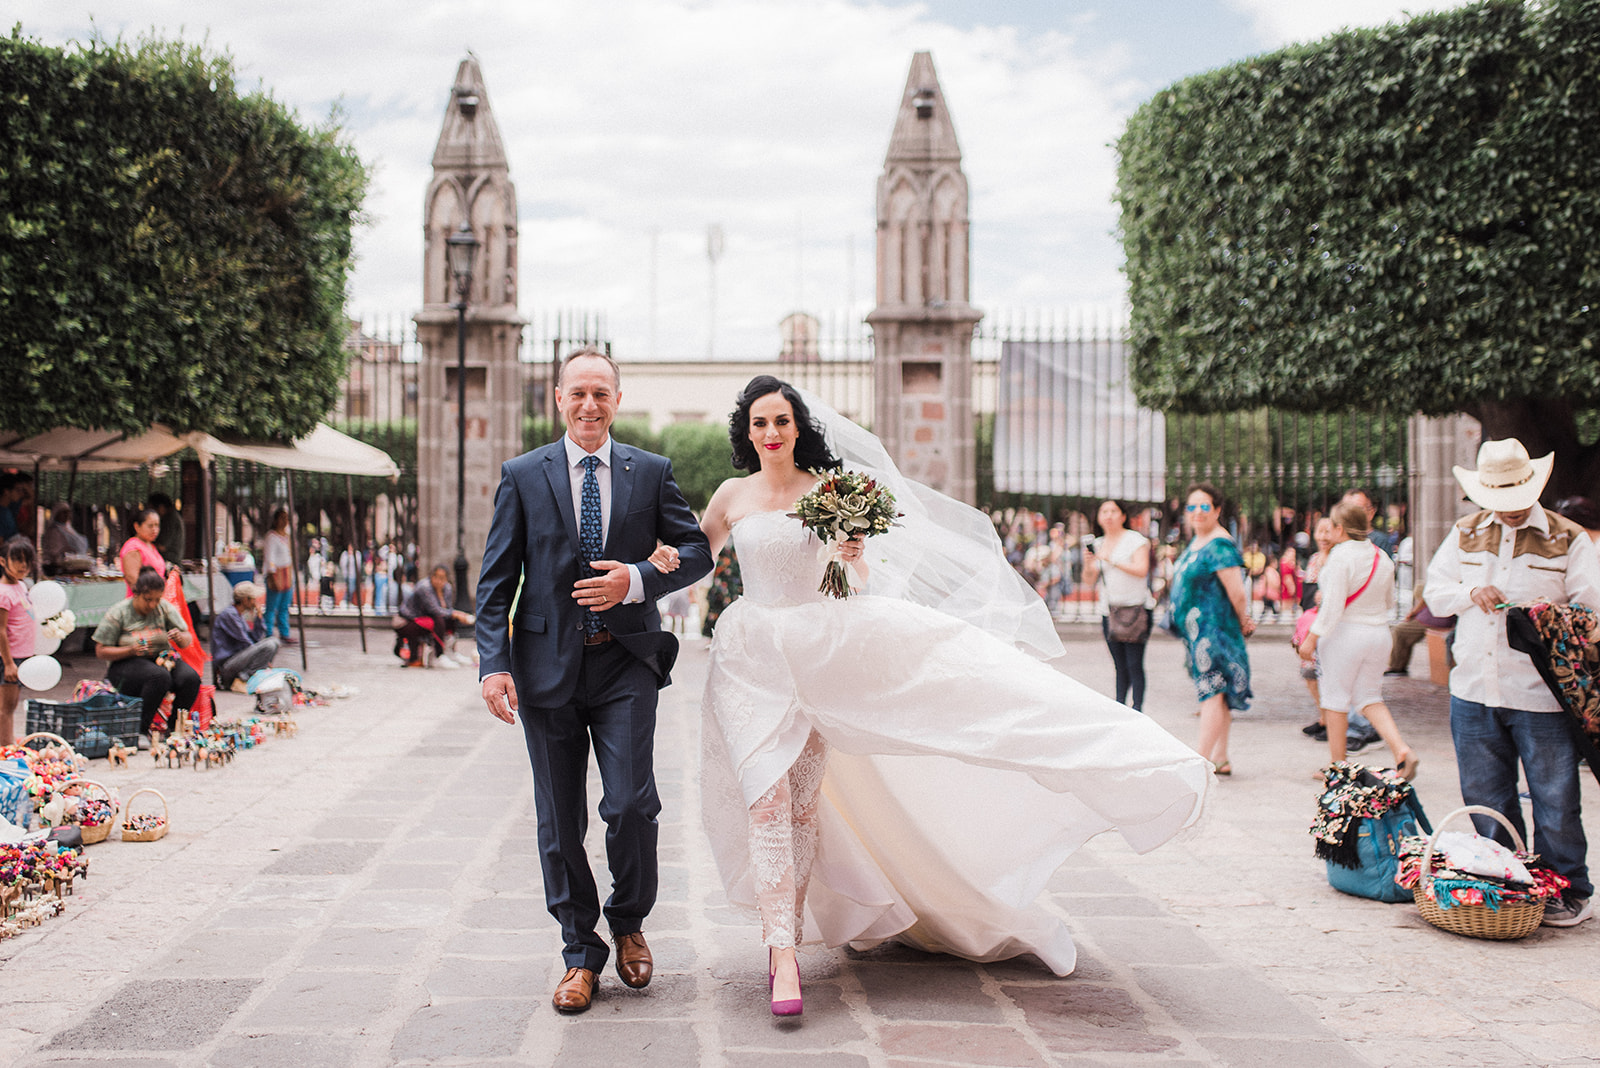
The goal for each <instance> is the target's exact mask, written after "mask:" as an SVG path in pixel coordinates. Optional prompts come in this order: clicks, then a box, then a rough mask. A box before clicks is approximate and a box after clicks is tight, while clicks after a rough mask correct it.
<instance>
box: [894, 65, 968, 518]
mask: <svg viewBox="0 0 1600 1068" xmlns="http://www.w3.org/2000/svg"><path fill="white" fill-rule="evenodd" d="M967 248H968V240H967V178H966V175H965V174H963V173H962V172H961V146H960V145H958V144H957V143H956V128H955V125H954V124H953V123H952V122H951V121H950V112H949V110H948V109H947V108H946V107H945V102H944V92H943V91H942V90H941V89H940V88H939V79H938V76H937V75H935V74H934V71H933V57H932V56H931V55H929V54H928V53H927V52H918V53H917V54H916V55H915V56H913V57H912V59H911V75H910V77H908V78H907V79H906V89H905V94H904V95H903V96H902V97H901V99H900V113H899V115H898V116H897V117H896V119H895V123H894V134H893V136H891V137H890V139H889V154H888V157H887V158H886V159H885V160H884V164H883V174H882V175H881V176H880V177H879V178H878V256H877V259H878V304H877V307H876V308H874V309H873V311H872V314H871V315H869V316H867V322H868V323H870V324H871V326H872V336H873V343H874V349H875V355H874V368H873V385H874V393H875V396H876V404H875V408H876V410H875V412H874V425H873V430H874V431H875V432H876V433H877V434H878V436H879V437H880V438H882V439H883V443H884V445H885V446H886V447H887V448H888V449H889V453H890V455H892V456H893V457H894V459H895V462H896V463H898V464H899V465H900V468H901V470H903V471H904V472H905V473H906V474H907V475H908V476H909V477H911V478H914V479H916V480H917V481H919V482H924V483H926V484H928V485H930V486H932V487H934V488H935V489H938V490H942V491H943V492H945V493H948V494H949V495H950V496H952V497H955V498H957V499H958V500H962V501H966V502H967V503H969V504H971V503H974V501H975V499H976V496H977V483H976V478H975V467H974V462H973V461H974V449H973V437H974V426H973V422H972V332H973V329H974V328H975V327H976V326H977V324H978V320H980V319H982V318H983V313H982V312H980V311H979V310H978V309H977V308H974V307H973V306H972V305H971V304H969V303H968V302H967V297H968V283H969V281H970V278H971V271H970V269H969V267H968V264H967Z"/></svg>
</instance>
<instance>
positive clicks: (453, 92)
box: [414, 56, 524, 592]
mask: <svg viewBox="0 0 1600 1068" xmlns="http://www.w3.org/2000/svg"><path fill="white" fill-rule="evenodd" d="M422 219H423V221H422V230H423V254H422V301H423V306H422V310H421V311H419V312H417V314H416V315H415V316H414V319H415V321H416V324H417V340H418V342H420V344H421V347H422V368H421V373H420V375H419V377H418V388H419V393H420V403H419V405H418V428H417V429H418V434H417V496H418V504H419V507H418V524H417V526H418V539H417V540H418V545H419V550H420V557H421V560H420V562H421V563H424V564H427V565H429V566H431V565H432V564H435V563H439V562H443V561H449V560H451V559H452V558H453V557H454V556H455V549H456V545H455V532H456V456H457V453H456V441H457V422H456V416H457V412H456V398H457V387H456V375H457V373H458V370H457V366H456V364H457V351H456V345H457V336H456V335H457V325H458V323H457V305H456V300H457V295H456V282H455V278H454V277H453V276H452V275H451V273H450V261H449V256H448V255H447V254H446V251H445V250H446V244H445V242H446V239H447V238H448V237H449V236H450V235H451V234H452V233H455V232H456V230H457V228H458V227H460V225H461V224H462V223H463V222H465V223H467V224H468V225H469V226H470V227H471V228H472V233H473V236H474V237H475V238H477V240H478V243H479V247H478V251H477V256H476V259H475V262H474V264H473V270H472V284H471V287H470V289H469V290H468V293H467V307H466V320H465V326H466V330H465V336H466V360H465V363H466V376H465V377H466V396H467V404H466V413H465V415H466V421H465V428H466V454H465V455H466V478H465V479H464V482H465V486H466V490H465V512H464V518H463V525H464V541H463V547H464V549H465V552H466V556H467V561H468V585H469V586H473V585H475V584H476V582H477V575H478V564H479V561H480V560H481V559H482V557H483V546H484V539H485V537H486V535H487V533H488V530H489V521H490V518H491V516H492V512H493V498H494V488H495V486H496V485H497V483H498V481H499V471H500V464H501V463H503V462H504V461H505V460H506V459H507V458H509V457H512V456H515V455H516V454H517V453H519V452H521V451H522V384H523V383H522V367H521V365H520V364H519V363H518V362H517V349H518V347H519V345H520V343H521V339H522V327H523V325H524V320H523V319H522V318H521V317H520V316H519V315H518V314H517V191H516V187H515V186H513V185H512V184H511V171H510V167H509V166H508V164H507V162H506V150H505V145H504V144H503V143H502V141H501V139H500V127H499V125H498V124H497V123H496V122H495V119H494V110H493V109H492V108H491V107H490V106H489V93H488V90H487V89H486V88H485V86H484V81H483V71H482V70H481V69H480V68H479V66H478V60H477V59H476V58H475V57H472V56H468V57H467V58H466V59H464V60H462V61H461V66H460V67H459V68H458V69H457V71H456V79H455V84H454V85H453V86H452V87H451V89H450V100H449V103H448V104H446V105H445V113H444V124H443V126H442V127H441V128H440V130H439V141H438V144H437V145H436V146H435V148H434V150H433V179H432V180H431V181H430V182H429V183H428V192H427V195H426V197H425V198H424V202H423V217H422ZM469 592H470V591H469Z"/></svg>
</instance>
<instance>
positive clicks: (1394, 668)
mask: <svg viewBox="0 0 1600 1068" xmlns="http://www.w3.org/2000/svg"><path fill="white" fill-rule="evenodd" d="M1427 585H1428V580H1427V576H1426V575H1424V576H1423V577H1422V578H1420V579H1418V580H1417V582H1416V584H1415V585H1414V586H1413V587H1412V588H1411V611H1409V612H1407V613H1406V618H1404V619H1402V620H1401V621H1400V622H1398V623H1396V624H1394V625H1393V626H1391V627H1390V628H1389V668H1388V670H1387V671H1385V672H1384V673H1383V674H1384V677H1385V678H1391V679H1396V678H1405V677H1406V676H1407V675H1409V674H1411V650H1413V649H1415V648H1416V647H1417V643H1418V642H1420V641H1421V640H1422V639H1423V638H1426V637H1427V636H1428V631H1430V630H1454V629H1455V625H1456V617H1455V616H1447V617H1445V618H1442V619H1441V618H1440V617H1439V616H1436V615H1434V614H1433V613H1432V612H1430V611H1428V604H1427V602H1426V601H1424V600H1423V599H1422V591H1423V590H1424V589H1425V588H1427ZM1450 666H1451V667H1455V661H1454V660H1453V659H1452V660H1451V661H1450Z"/></svg>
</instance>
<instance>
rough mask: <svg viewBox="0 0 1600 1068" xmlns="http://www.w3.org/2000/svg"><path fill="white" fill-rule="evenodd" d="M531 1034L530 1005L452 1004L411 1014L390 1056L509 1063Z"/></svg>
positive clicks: (498, 1001) (493, 1001) (495, 1001)
mask: <svg viewBox="0 0 1600 1068" xmlns="http://www.w3.org/2000/svg"><path fill="white" fill-rule="evenodd" d="M527 1029H528V1004H527V1002H524V1001H507V1000H504V999H498V998H497V999H488V998H486V999H482V1000H474V1001H452V1002H449V1003H448V1004H444V1005H430V1006H428V1007H427V1008H423V1009H418V1010H417V1011H416V1012H414V1013H412V1014H411V1017H410V1018H409V1019H408V1020H406V1022H405V1024H404V1025H403V1026H402V1027H401V1028H400V1031H399V1033H398V1034H396V1035H395V1037H394V1042H393V1043H392V1044H391V1045H390V1047H389V1052H390V1055H391V1058H392V1059H393V1060H396V1061H406V1060H421V1061H436V1060H445V1059H447V1058H466V1057H480V1058H490V1057H510V1056H512V1055H513V1054H515V1053H516V1052H517V1050H518V1048H519V1047H521V1045H522V1035H523V1033H524V1032H525V1031H526V1030H527ZM610 1068H616V1066H615V1065H612V1066H610Z"/></svg>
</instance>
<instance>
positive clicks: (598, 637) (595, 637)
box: [583, 630, 611, 645]
mask: <svg viewBox="0 0 1600 1068" xmlns="http://www.w3.org/2000/svg"><path fill="white" fill-rule="evenodd" d="M610 640H611V632H610V631H609V630H597V631H595V632H594V633H593V634H585V635H584V636H583V644H585V645H604V644H605V643H606V642H608V641H610Z"/></svg>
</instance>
